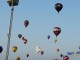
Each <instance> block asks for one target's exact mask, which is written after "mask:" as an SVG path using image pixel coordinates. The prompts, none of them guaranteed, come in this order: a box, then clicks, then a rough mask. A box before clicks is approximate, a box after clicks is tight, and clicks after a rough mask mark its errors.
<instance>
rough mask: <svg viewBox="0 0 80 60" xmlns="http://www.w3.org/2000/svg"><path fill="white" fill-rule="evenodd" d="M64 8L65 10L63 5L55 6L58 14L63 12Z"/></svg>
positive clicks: (57, 4)
mask: <svg viewBox="0 0 80 60" xmlns="http://www.w3.org/2000/svg"><path fill="white" fill-rule="evenodd" d="M62 8H63V5H62V4H61V3H56V4H55V9H56V10H57V12H58V13H59V12H60V11H61V9H62Z"/></svg>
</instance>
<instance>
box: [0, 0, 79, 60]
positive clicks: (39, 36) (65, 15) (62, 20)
mask: <svg viewBox="0 0 80 60" xmlns="http://www.w3.org/2000/svg"><path fill="white" fill-rule="evenodd" d="M57 2H60V3H62V4H63V9H62V10H61V11H60V13H59V14H58V13H57V11H56V10H55V8H54V5H55V4H56V3H57ZM79 6H80V0H74V1H73V0H24V1H23V0H19V5H18V6H16V7H15V9H14V18H13V25H12V34H11V44H10V55H9V60H11V59H12V60H14V58H15V56H20V57H21V60H26V59H28V60H52V59H53V58H60V54H61V53H62V54H64V55H65V54H66V53H67V52H68V51H73V52H76V51H79V49H78V47H79V45H80V40H79V39H80V38H79V37H80V35H79V34H80V33H79V31H80V27H79V25H80V7H79ZM10 9H11V8H10V7H9V6H8V4H7V2H6V0H1V1H0V21H1V22H0V46H2V47H3V52H2V53H1V54H0V59H1V60H4V59H5V55H6V54H5V53H6V44H7V33H8V28H9V20H10V12H11V10H10ZM26 19H27V20H28V21H29V26H28V27H27V28H25V27H24V20H26ZM55 26H59V27H60V28H61V33H60V35H59V36H58V38H57V39H58V41H57V43H56V44H55V43H54V41H53V39H54V38H55V35H54V33H53V28H54V27H55ZM19 33H21V34H22V35H23V36H24V37H25V38H27V39H28V43H27V45H25V44H24V43H23V42H22V40H21V39H19V38H18V34H19ZM47 35H50V37H51V38H50V39H49V40H48V39H47ZM14 45H16V46H17V47H18V50H17V51H16V53H13V52H12V50H11V48H12V46H14ZM36 45H38V46H40V47H41V48H42V50H43V51H44V55H43V56H41V55H37V54H36V53H35V46H36ZM56 48H59V49H60V51H59V52H56ZM27 53H29V54H30V57H29V58H27V57H26V54H27ZM70 59H71V60H80V56H71V57H70Z"/></svg>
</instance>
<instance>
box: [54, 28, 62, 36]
mask: <svg viewBox="0 0 80 60" xmlns="http://www.w3.org/2000/svg"><path fill="white" fill-rule="evenodd" d="M53 33H54V34H55V35H56V36H58V35H59V34H60V33H61V29H60V28H59V27H54V28H53Z"/></svg>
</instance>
